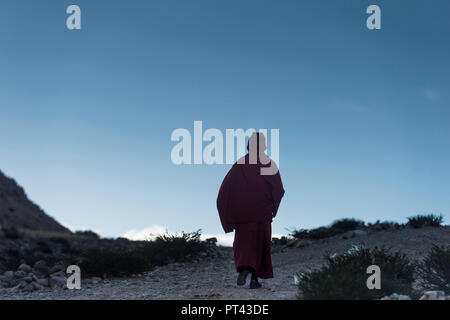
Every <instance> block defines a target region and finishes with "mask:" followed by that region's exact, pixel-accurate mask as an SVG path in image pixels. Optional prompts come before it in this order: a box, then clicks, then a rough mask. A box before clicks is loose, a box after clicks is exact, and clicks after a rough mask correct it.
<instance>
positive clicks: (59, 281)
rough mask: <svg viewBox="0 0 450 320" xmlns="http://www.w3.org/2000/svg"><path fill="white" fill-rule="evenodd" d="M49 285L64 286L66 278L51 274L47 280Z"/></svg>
mask: <svg viewBox="0 0 450 320" xmlns="http://www.w3.org/2000/svg"><path fill="white" fill-rule="evenodd" d="M48 282H49V286H50V287H52V288H54V287H66V285H67V279H66V278H65V277H58V276H51V277H50V279H49V280H48Z"/></svg>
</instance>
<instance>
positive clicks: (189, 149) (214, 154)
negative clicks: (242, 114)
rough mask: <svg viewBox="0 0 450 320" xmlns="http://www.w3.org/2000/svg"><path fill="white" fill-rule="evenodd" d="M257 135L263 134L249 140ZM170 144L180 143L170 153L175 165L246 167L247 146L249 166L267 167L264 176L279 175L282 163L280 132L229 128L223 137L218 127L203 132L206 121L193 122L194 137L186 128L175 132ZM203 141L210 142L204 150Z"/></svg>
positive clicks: (263, 172) (276, 130)
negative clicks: (233, 165) (238, 165)
mask: <svg viewBox="0 0 450 320" xmlns="http://www.w3.org/2000/svg"><path fill="white" fill-rule="evenodd" d="M255 133H260V134H258V135H256V136H257V138H256V139H250V138H251V137H252V136H253V135H255ZM224 136H225V138H224ZM266 137H267V140H266ZM269 137H270V139H269ZM171 141H172V142H177V144H176V145H175V146H174V147H173V148H172V151H171V160H172V163H174V164H175V165H182V164H184V165H191V164H195V165H200V164H206V165H213V164H219V165H220V164H234V163H235V162H236V161H237V162H238V163H240V164H243V163H244V161H245V160H244V156H245V154H246V149H247V147H248V151H249V155H250V157H249V163H250V164H255V163H258V162H259V163H261V164H262V165H264V167H263V168H261V174H262V175H273V174H276V173H277V172H278V166H277V165H279V163H280V155H279V154H280V146H279V143H280V130H279V129H270V130H269V129H259V130H258V131H256V129H253V128H251V129H247V130H244V129H226V130H225V135H224V134H223V133H222V131H220V130H219V129H215V128H210V129H207V130H205V131H204V132H203V122H202V121H194V127H193V134H191V132H190V131H189V130H188V129H185V128H179V129H175V130H174V131H173V132H172V135H171ZM269 141H270V143H269ZM204 142H206V143H207V144H206V146H205V147H204V146H203V144H204ZM224 142H225V143H224ZM268 145H269V146H270V158H269V157H268V156H267V155H266V149H267V146H268ZM224 147H225V148H224ZM257 155H258V156H257ZM271 160H273V161H271Z"/></svg>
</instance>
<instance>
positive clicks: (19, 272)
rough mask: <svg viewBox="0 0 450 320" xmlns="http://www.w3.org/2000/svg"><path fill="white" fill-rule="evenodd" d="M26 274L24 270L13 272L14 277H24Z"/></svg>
mask: <svg viewBox="0 0 450 320" xmlns="http://www.w3.org/2000/svg"><path fill="white" fill-rule="evenodd" d="M26 276H28V273H26V272H24V271H21V270H19V271H16V272H14V277H15V278H25V277H26Z"/></svg>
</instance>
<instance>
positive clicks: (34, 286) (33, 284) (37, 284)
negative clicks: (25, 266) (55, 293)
mask: <svg viewBox="0 0 450 320" xmlns="http://www.w3.org/2000/svg"><path fill="white" fill-rule="evenodd" d="M31 285H32V286H33V289H34V290H42V289H43V287H42V285H41V284H40V283H38V282H32V283H31Z"/></svg>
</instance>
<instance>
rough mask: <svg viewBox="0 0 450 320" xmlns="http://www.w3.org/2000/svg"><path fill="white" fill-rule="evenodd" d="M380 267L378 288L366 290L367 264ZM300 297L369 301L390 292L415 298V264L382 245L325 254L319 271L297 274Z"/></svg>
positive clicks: (307, 298)
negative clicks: (324, 260) (379, 287)
mask: <svg viewBox="0 0 450 320" xmlns="http://www.w3.org/2000/svg"><path fill="white" fill-rule="evenodd" d="M370 265H377V266H379V267H380V269H381V289H379V290H377V289H374V290H369V289H368V288H367V285H366V281H367V278H368V277H369V276H370V275H369V274H367V273H366V271H367V267H368V266H370ZM298 276H299V284H298V288H299V294H298V298H299V299H305V300H328V299H330V300H341V299H342V300H372V299H379V298H382V297H384V296H387V295H391V294H392V293H394V292H395V293H399V294H406V295H409V296H413V297H416V296H417V295H416V293H415V292H414V290H413V289H412V283H413V281H414V278H413V276H414V266H413V264H412V263H411V262H410V261H409V260H408V258H407V257H406V256H405V255H404V254H402V253H398V252H397V253H394V254H390V253H389V252H388V250H387V249H385V248H384V247H383V248H381V249H377V248H375V249H373V250H369V249H365V248H363V247H356V248H355V249H353V250H349V252H347V253H345V254H342V255H338V256H336V257H326V263H325V265H324V266H322V268H321V269H319V270H313V271H310V272H306V273H300V274H299V275H298Z"/></svg>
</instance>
